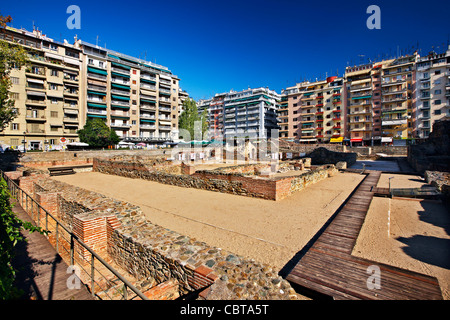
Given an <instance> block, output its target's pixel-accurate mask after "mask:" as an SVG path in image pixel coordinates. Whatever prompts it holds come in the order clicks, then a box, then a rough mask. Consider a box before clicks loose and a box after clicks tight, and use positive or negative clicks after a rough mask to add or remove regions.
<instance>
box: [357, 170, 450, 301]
mask: <svg viewBox="0 0 450 320" xmlns="http://www.w3.org/2000/svg"><path fill="white" fill-rule="evenodd" d="M392 176H394V177H395V178H394V179H393V180H391V186H392V187H393V188H420V187H421V186H422V185H424V184H425V182H424V181H423V180H421V178H420V177H419V176H409V175H392V174H382V175H381V177H380V181H379V183H378V187H388V178H389V177H392ZM389 208H390V226H389V234H388V211H389ZM353 255H356V256H359V257H362V258H366V259H369V260H373V261H378V262H380V263H385V264H388V265H393V266H396V267H400V268H403V269H409V270H412V271H416V272H420V273H424V274H428V275H430V276H433V277H436V278H437V279H438V281H439V284H440V287H441V291H442V294H443V297H444V299H447V300H448V299H450V212H449V211H447V208H445V207H444V205H443V204H442V203H441V202H440V201H431V200H426V201H425V200H421V201H419V200H412V199H408V200H406V199H404V198H403V199H398V198H397V199H389V198H378V197H374V198H373V200H372V203H371V206H370V208H369V212H368V213H367V216H366V220H365V221H364V224H363V227H362V228H361V232H360V234H359V237H358V239H357V242H356V245H355V247H354V248H353ZM381 281H383V274H381ZM419 299H420V297H419Z"/></svg>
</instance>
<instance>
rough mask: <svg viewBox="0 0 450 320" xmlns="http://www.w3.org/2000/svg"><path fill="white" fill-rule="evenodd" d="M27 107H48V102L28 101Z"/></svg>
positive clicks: (26, 102) (26, 101)
mask: <svg viewBox="0 0 450 320" xmlns="http://www.w3.org/2000/svg"><path fill="white" fill-rule="evenodd" d="M25 104H26V105H32V106H38V107H46V104H47V102H46V100H35V99H27V100H25Z"/></svg>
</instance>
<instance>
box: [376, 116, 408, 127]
mask: <svg viewBox="0 0 450 320" xmlns="http://www.w3.org/2000/svg"><path fill="white" fill-rule="evenodd" d="M407 123H408V120H407V119H406V118H401V119H382V121H381V125H382V126H399V125H405V124H407Z"/></svg>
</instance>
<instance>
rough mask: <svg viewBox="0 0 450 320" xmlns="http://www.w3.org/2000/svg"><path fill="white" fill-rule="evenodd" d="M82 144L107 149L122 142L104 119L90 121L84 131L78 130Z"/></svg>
mask: <svg viewBox="0 0 450 320" xmlns="http://www.w3.org/2000/svg"><path fill="white" fill-rule="evenodd" d="M78 137H79V138H80V141H81V142H85V143H87V144H89V146H90V147H93V148H105V147H108V146H111V145H115V144H118V143H119V141H120V138H119V136H118V135H117V134H116V132H115V131H114V130H112V129H110V128H109V127H108V126H107V125H106V123H105V122H104V121H103V120H102V119H89V120H87V121H86V124H85V125H84V127H83V129H80V130H78Z"/></svg>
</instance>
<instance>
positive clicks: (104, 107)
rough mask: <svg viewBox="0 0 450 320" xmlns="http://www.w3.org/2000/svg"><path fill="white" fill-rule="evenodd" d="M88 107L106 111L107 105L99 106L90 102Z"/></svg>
mask: <svg viewBox="0 0 450 320" xmlns="http://www.w3.org/2000/svg"><path fill="white" fill-rule="evenodd" d="M87 105H88V107H94V108H103V109H106V105H104V104H97V103H90V102H88V104H87Z"/></svg>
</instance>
